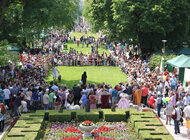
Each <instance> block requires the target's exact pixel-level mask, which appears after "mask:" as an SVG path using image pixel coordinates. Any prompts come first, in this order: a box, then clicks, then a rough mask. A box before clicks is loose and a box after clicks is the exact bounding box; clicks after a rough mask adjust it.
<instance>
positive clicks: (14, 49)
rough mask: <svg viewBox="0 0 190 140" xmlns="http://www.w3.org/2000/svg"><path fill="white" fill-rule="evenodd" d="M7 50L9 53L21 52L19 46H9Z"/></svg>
mask: <svg viewBox="0 0 190 140" xmlns="http://www.w3.org/2000/svg"><path fill="white" fill-rule="evenodd" d="M7 50H8V51H20V47H18V46H12V45H7Z"/></svg>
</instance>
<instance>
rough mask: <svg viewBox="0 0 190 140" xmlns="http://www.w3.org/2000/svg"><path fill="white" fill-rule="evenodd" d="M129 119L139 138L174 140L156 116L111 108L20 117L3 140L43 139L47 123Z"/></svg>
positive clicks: (146, 139)
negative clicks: (113, 110)
mask: <svg viewBox="0 0 190 140" xmlns="http://www.w3.org/2000/svg"><path fill="white" fill-rule="evenodd" d="M129 118H130V121H131V122H132V124H133V126H134V129H135V130H136V132H137V133H138V136H139V139H141V140H173V137H172V136H171V135H170V134H169V132H168V131H167V129H166V128H165V127H164V126H163V124H162V123H161V122H160V121H159V119H157V118H156V116H155V114H154V113H152V112H137V111H136V110H135V109H117V110H116V112H112V111H111V109H95V110H91V112H85V111H84V110H63V112H58V111H56V110H50V111H48V112H45V111H43V110H38V111H36V112H35V113H30V114H24V115H23V116H22V117H20V119H19V120H18V121H17V123H16V124H15V126H14V127H13V128H12V129H11V130H10V132H9V133H8V134H7V136H6V137H5V138H4V140H12V139H16V140H17V139H18V140H19V139H30V140H32V139H35V140H38V139H40V138H42V137H43V135H44V130H45V128H46V125H47V123H48V121H51V122H53V121H59V122H69V121H78V122H81V121H85V120H91V121H94V122H98V121H108V122H119V121H127V120H128V119H129Z"/></svg>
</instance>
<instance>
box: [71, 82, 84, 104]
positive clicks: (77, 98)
mask: <svg viewBox="0 0 190 140" xmlns="http://www.w3.org/2000/svg"><path fill="white" fill-rule="evenodd" d="M81 91H82V89H81V88H80V85H79V84H78V85H75V86H74V87H73V94H74V104H75V105H79V101H80V98H81V94H80V93H81Z"/></svg>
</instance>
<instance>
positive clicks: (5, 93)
mask: <svg viewBox="0 0 190 140" xmlns="http://www.w3.org/2000/svg"><path fill="white" fill-rule="evenodd" d="M3 92H4V96H5V98H4V101H5V105H7V106H8V108H10V94H11V92H10V90H9V89H8V88H7V86H5V88H4V90H3Z"/></svg>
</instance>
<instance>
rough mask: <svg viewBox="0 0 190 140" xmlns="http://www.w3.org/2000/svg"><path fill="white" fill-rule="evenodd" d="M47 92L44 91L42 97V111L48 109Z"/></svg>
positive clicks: (48, 99)
mask: <svg viewBox="0 0 190 140" xmlns="http://www.w3.org/2000/svg"><path fill="white" fill-rule="evenodd" d="M48 92H49V90H46V92H45V94H44V95H43V104H44V110H48V109H49V102H50V98H49V95H48Z"/></svg>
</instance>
